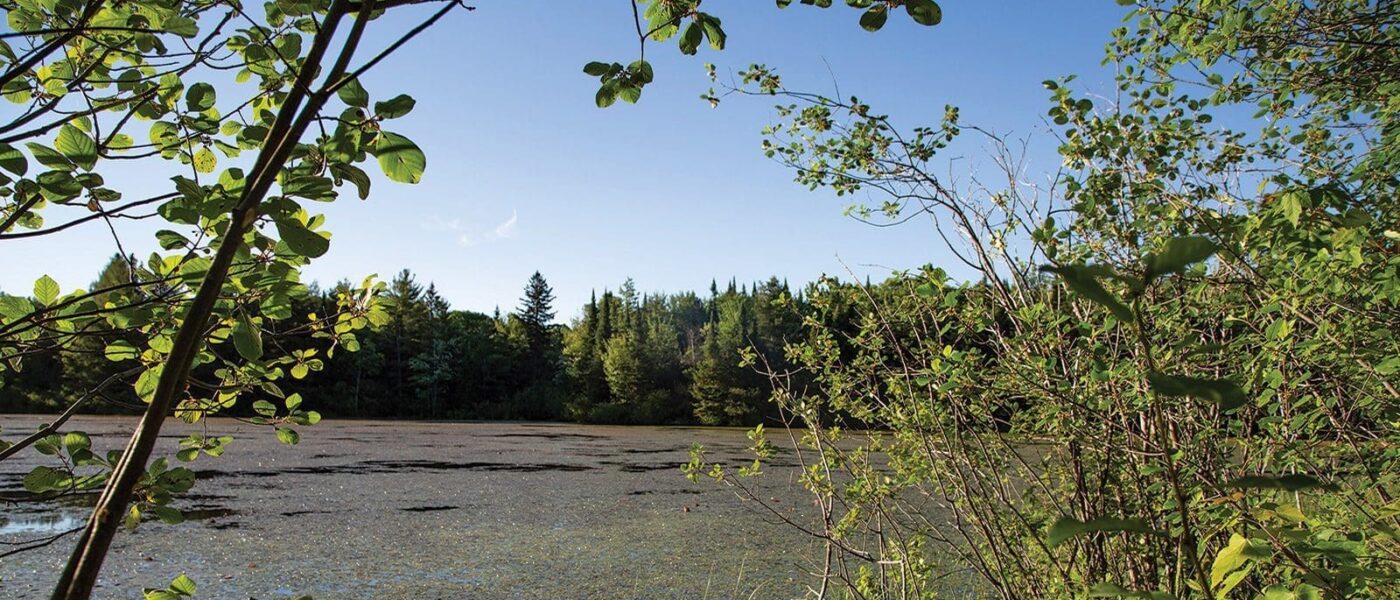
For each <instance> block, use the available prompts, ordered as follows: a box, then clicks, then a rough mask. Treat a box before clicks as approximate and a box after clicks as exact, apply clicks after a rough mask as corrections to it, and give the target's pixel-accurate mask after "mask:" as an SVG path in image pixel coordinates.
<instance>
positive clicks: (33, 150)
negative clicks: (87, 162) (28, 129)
mask: <svg viewBox="0 0 1400 600" xmlns="http://www.w3.org/2000/svg"><path fill="white" fill-rule="evenodd" d="M24 147H25V148H28V149H29V153H30V154H33V155H34V160H37V161H39V164H41V165H44V166H46V167H48V168H50V169H57V170H59V171H72V170H73V169H74V168H75V167H74V165H73V161H71V160H68V157H66V156H64V155H63V153H62V152H59V151H58V150H54V149H53V148H50V147H48V146H45V145H43V144H39V143H36V142H25V143H24Z"/></svg>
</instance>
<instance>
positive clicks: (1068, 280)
mask: <svg viewBox="0 0 1400 600" xmlns="http://www.w3.org/2000/svg"><path fill="white" fill-rule="evenodd" d="M1040 270H1041V271H1045V272H1049V273H1055V274H1056V275H1059V276H1060V279H1061V280H1063V281H1064V282H1065V285H1067V286H1069V288H1070V289H1071V290H1074V292H1075V293H1076V294H1079V295H1080V296H1082V297H1083V298H1084V299H1085V300H1089V301H1090V302H1093V303H1095V304H1098V305H1099V306H1103V307H1104V308H1107V309H1108V310H1109V311H1110V312H1112V313H1113V315H1114V316H1115V317H1118V320H1119V321H1123V322H1132V321H1133V311H1132V310H1129V309H1128V306H1127V305H1126V304H1123V303H1122V302H1120V301H1119V300H1118V298H1117V297H1116V296H1114V295H1113V294H1112V293H1110V292H1109V291H1108V290H1107V289H1104V287H1103V284H1100V283H1099V280H1098V278H1099V277H1100V276H1103V275H1106V274H1108V271H1106V269H1104V268H1103V267H1098V266H1089V265H1066V266H1063V267H1041V268H1040Z"/></svg>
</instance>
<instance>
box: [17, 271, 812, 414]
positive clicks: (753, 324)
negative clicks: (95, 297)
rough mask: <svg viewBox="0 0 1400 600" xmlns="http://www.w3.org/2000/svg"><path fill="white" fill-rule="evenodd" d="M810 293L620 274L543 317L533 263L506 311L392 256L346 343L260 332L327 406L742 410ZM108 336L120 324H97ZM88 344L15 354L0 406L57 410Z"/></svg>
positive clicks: (113, 276) (290, 388)
mask: <svg viewBox="0 0 1400 600" xmlns="http://www.w3.org/2000/svg"><path fill="white" fill-rule="evenodd" d="M136 264H137V262H136V261H135V260H134V258H128V259H123V258H122V257H121V256H114V257H113V258H112V260H111V261H110V262H109V264H108V265H107V267H106V268H105V269H103V271H102V273H101V274H100V275H99V277H98V278H97V280H96V281H94V283H93V288H94V289H104V288H109V287H114V286H119V285H121V283H122V282H124V281H128V280H130V278H131V277H132V273H133V271H132V265H136ZM137 266H138V268H137V270H136V271H137V276H138V277H141V276H142V275H140V273H141V271H142V269H141V268H140V266H139V265H137ZM808 287H809V288H811V287H812V286H808ZM348 289H349V283H348V282H342V283H340V284H337V285H336V286H333V287H331V288H329V289H322V288H320V287H319V286H317V285H316V284H311V285H310V286H308V290H307V292H308V293H306V294H305V295H304V296H302V297H300V298H299V299H297V300H296V301H295V303H294V306H293V307H292V311H293V313H295V314H299V315H312V319H314V315H327V314H331V313H333V312H334V311H335V310H336V309H335V303H336V296H337V295H338V294H340V293H343V292H345V291H346V290H348ZM810 292H811V289H806V290H797V291H796V292H794V291H793V290H791V289H790V288H789V286H788V283H787V282H786V281H783V280H780V279H778V278H776V277H773V278H770V279H768V280H767V281H763V282H757V283H739V282H737V281H733V280H731V281H729V282H728V283H727V284H724V285H721V284H719V283H712V284H711V286H710V289H709V290H708V291H707V292H706V293H704V294H697V293H694V292H681V293H673V294H660V293H657V294H652V293H643V292H639V291H638V288H637V285H636V284H635V283H634V282H633V281H632V280H631V279H628V280H626V281H624V282H622V283H621V284H620V285H619V286H618V287H617V288H616V289H615V290H613V289H604V290H603V291H602V292H601V293H594V295H593V298H592V299H591V300H590V301H589V303H588V304H587V305H585V306H583V307H582V309H581V310H578V311H576V312H575V314H578V315H579V316H578V317H577V318H575V319H573V320H572V322H570V323H568V324H558V323H556V322H555V321H556V318H555V317H556V314H557V313H558V312H559V311H558V307H556V306H555V301H554V296H553V293H552V290H551V288H550V286H549V284H548V282H547V281H546V280H545V278H544V277H543V276H541V275H540V274H538V273H536V274H535V275H534V276H533V277H532V278H531V279H530V280H529V281H528V282H527V284H526V286H525V288H524V292H523V294H522V297H521V300H520V305H519V306H518V307H517V308H516V309H515V310H514V311H511V312H502V311H501V310H500V309H499V308H498V309H497V310H496V311H495V313H494V314H490V315H488V314H482V313H479V312H474V311H468V310H458V309H454V308H452V306H451V304H450V303H449V302H448V301H447V300H446V299H445V298H443V297H442V295H441V294H440V293H439V292H438V290H437V287H436V286H435V285H433V284H432V283H431V282H429V283H426V284H424V283H423V282H420V281H418V280H417V278H416V277H415V276H414V274H413V273H412V272H410V271H409V270H407V269H405V270H403V271H402V272H400V273H399V274H397V275H396V276H395V277H394V278H393V279H392V280H391V281H389V282H388V285H387V286H386V287H385V289H384V290H383V291H382V292H381V295H382V300H383V301H384V302H383V307H384V309H383V312H384V315H383V322H382V323H381V324H380V326H379V327H375V328H371V329H366V330H364V331H361V332H358V333H357V334H355V335H353V336H347V337H346V338H345V339H344V340H341V345H353V346H354V347H353V348H351V349H352V350H357V351H354V352H346V351H345V348H334V347H333V348H330V349H329V350H325V349H321V350H318V349H317V347H318V346H322V347H323V346H324V344H318V343H317V340H316V339H315V337H316V335H317V333H316V331H315V330H314V329H313V328H308V327H305V325H306V319H300V320H298V322H292V323H279V324H278V325H279V327H280V328H281V329H282V330H285V331H268V332H265V333H264V335H265V338H266V339H268V340H275V343H276V344H277V345H278V346H280V347H281V348H282V349H283V350H284V351H286V352H287V353H288V354H289V355H291V356H294V357H295V358H296V361H297V363H296V364H295V365H293V366H291V367H289V368H288V369H287V373H288V377H287V378H284V379H283V380H281V381H279V382H277V383H276V385H277V386H278V387H279V388H280V389H281V390H282V391H283V392H285V393H293V392H295V393H300V394H301V395H302V396H303V397H305V398H306V399H307V406H308V408H314V409H315V410H317V411H319V412H321V413H324V414H326V415H331V416H337V417H368V418H386V417H387V418H421V419H527V420H536V419H544V420H575V421H581V422H592V423H652V424H660V423H701V424H709V425H741V424H755V423H758V422H760V421H761V419H762V417H763V416H764V415H766V414H772V412H773V406H772V405H771V403H770V402H769V389H770V385H769V382H768V377H767V375H766V374H765V373H766V372H767V371H768V369H769V368H773V369H779V370H781V368H782V366H783V364H784V358H783V348H784V344H786V343H788V342H791V341H794V340H795V337H796V336H797V335H799V331H800V329H801V325H802V318H803V316H804V315H807V314H810V313H811V312H812V308H811V306H810V304H809V303H808V302H806V301H805V298H806V296H807V294H808V293H810ZM108 326H109V327H110V324H109V325H108ZM122 335H130V333H122V332H118V331H116V330H115V329H113V330H112V331H110V332H108V333H107V334H106V335H105V336H102V337H103V338H104V339H106V340H107V341H111V340H114V339H117V338H120V337H121V336H122ZM269 343H272V342H269ZM225 344H227V345H229V346H231V345H232V341H226V342H225ZM103 347H104V344H100V343H98V342H97V341H96V338H94V342H93V344H92V347H91V348H88V349H86V351H79V352H66V353H57V352H41V353H37V354H36V355H33V356H29V357H27V359H26V361H25V364H24V369H23V370H22V371H21V372H20V373H18V374H17V376H16V377H15V378H14V379H13V380H12V381H11V382H9V385H8V386H6V387H4V388H0V410H4V411H8V412H25V411H37V412H49V411H54V410H58V409H61V408H62V407H64V406H67V404H68V403H69V402H71V401H72V399H73V398H74V397H76V396H79V395H81V394H83V393H84V391H85V390H89V389H93V388H96V387H100V386H99V384H100V383H101V382H102V381H103V380H104V379H107V378H109V377H113V376H114V375H120V374H122V373H123V372H124V371H125V370H126V368H127V364H129V363H128V362H127V361H126V360H124V359H126V358H128V357H127V356H124V355H116V354H111V353H107V352H104V350H103ZM337 350H339V351H337ZM228 351H229V353H230V354H233V353H234V350H233V349H231V348H230V349H229V350H228ZM746 357H748V358H750V359H752V360H745V358H746ZM113 359H116V360H113ZM211 369H212V367H211ZM207 375H212V374H207ZM206 379H213V377H206ZM101 399H103V400H105V402H101V403H96V404H91V405H90V406H91V410H93V411H98V412H130V411H133V410H136V409H138V408H139V407H140V406H141V405H140V402H139V400H138V399H137V397H136V396H135V395H134V393H133V392H132V391H131V389H130V388H129V387H126V388H124V389H116V388H113V389H110V390H105V393H104V395H103V396H102V398H101ZM249 402H251V399H250V400H249ZM244 408H245V410H246V409H247V407H244Z"/></svg>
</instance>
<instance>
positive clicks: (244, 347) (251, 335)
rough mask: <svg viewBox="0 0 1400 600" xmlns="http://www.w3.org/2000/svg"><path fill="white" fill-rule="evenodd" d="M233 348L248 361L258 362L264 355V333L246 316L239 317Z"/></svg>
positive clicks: (235, 326) (234, 329)
mask: <svg viewBox="0 0 1400 600" xmlns="http://www.w3.org/2000/svg"><path fill="white" fill-rule="evenodd" d="M233 347H234V348H236V349H237V350H238V354H239V355H240V356H242V357H243V358H245V359H248V360H258V359H259V358H262V355H263V344H262V331H261V330H259V329H258V327H257V325H254V324H253V320H252V319H251V318H249V317H248V315H246V314H240V315H239V316H238V322H236V323H234V325H233Z"/></svg>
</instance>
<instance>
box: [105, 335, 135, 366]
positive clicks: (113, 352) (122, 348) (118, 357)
mask: <svg viewBox="0 0 1400 600" xmlns="http://www.w3.org/2000/svg"><path fill="white" fill-rule="evenodd" d="M102 354H103V355H104V356H106V357H107V360H110V361H112V362H120V361H123V360H133V359H135V358H136V357H138V356H141V351H140V350H137V349H136V346H133V345H131V342H128V341H126V340H116V341H114V342H112V343H110V344H107V348H106V349H105V350H103V352H102Z"/></svg>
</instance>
